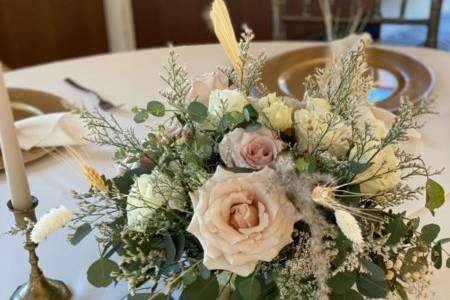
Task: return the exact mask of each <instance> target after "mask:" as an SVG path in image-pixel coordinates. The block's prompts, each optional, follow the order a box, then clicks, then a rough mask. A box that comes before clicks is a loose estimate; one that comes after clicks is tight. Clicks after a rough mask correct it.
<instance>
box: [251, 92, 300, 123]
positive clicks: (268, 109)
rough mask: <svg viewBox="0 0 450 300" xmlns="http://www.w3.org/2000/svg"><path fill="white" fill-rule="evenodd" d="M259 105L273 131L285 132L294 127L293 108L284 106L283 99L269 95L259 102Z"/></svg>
mask: <svg viewBox="0 0 450 300" xmlns="http://www.w3.org/2000/svg"><path fill="white" fill-rule="evenodd" d="M259 105H260V107H261V108H262V112H263V114H264V115H265V116H266V118H267V119H268V120H269V122H270V125H271V126H272V128H273V129H275V130H280V131H285V130H287V129H289V128H291V127H292V112H293V108H292V107H289V106H287V105H286V104H284V102H283V98H282V97H277V96H276V94H275V93H272V94H269V95H267V96H265V97H263V98H261V99H260V100H259Z"/></svg>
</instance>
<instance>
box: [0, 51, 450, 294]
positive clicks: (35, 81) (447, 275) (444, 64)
mask: <svg viewBox="0 0 450 300" xmlns="http://www.w3.org/2000/svg"><path fill="white" fill-rule="evenodd" d="M306 45H308V44H307V43H299V42H283V43H280V42H277V43H256V44H255V45H254V48H255V50H261V49H265V51H266V53H267V55H268V56H273V55H276V54H279V53H282V52H285V51H289V50H292V49H296V48H299V47H304V46H306ZM395 49H397V50H398V51H401V52H402V53H406V54H409V55H411V56H413V57H415V58H417V59H418V60H420V61H422V62H423V63H425V64H427V65H428V66H430V67H431V68H432V69H433V70H434V72H435V75H436V79H437V80H436V93H437V95H438V100H437V109H438V110H439V111H440V114H439V115H432V116H430V117H429V118H428V123H427V125H426V127H425V128H424V129H423V130H422V133H423V139H422V140H421V141H417V142H414V143H413V142H410V143H408V145H406V147H408V148H409V149H410V150H411V151H414V152H416V153H420V154H422V155H423V157H424V159H425V161H426V162H427V163H428V164H429V165H431V166H434V167H436V168H441V167H446V168H447V170H446V171H444V173H443V174H442V175H441V176H438V178H437V180H439V181H440V183H442V184H443V185H444V187H445V188H446V189H447V190H449V191H450V80H449V78H450V55H449V54H448V53H445V52H440V51H436V50H431V49H418V48H395ZM176 52H177V53H178V54H179V55H180V62H182V63H183V64H184V65H185V66H186V67H187V69H188V71H189V73H190V74H191V75H196V74H200V73H204V72H208V71H212V70H213V68H214V67H216V66H219V65H225V64H226V59H225V56H224V54H223V51H222V49H221V48H220V47H219V46H218V45H202V46H188V47H177V48H176ZM167 55H168V49H152V50H142V51H136V52H127V53H119V54H112V55H102V56H94V57H88V58H82V59H76V60H69V61H63V62H58V63H52V64H46V65H41V66H36V67H32V68H26V69H22V70H17V71H12V72H9V73H7V74H6V83H7V85H8V86H9V87H26V88H35V89H39V90H44V91H48V92H51V93H54V94H57V95H59V96H62V97H63V98H65V99H68V100H70V101H75V102H85V103H88V102H91V101H93V99H92V98H90V97H88V96H87V95H86V94H83V93H80V92H77V91H74V90H73V89H72V88H71V87H69V86H67V85H66V84H64V83H63V79H64V78H65V77H71V78H74V79H76V80H79V81H80V82H81V83H83V84H85V85H86V86H89V87H91V88H93V89H95V90H97V91H100V92H101V94H102V95H104V97H105V98H107V99H111V100H112V101H114V102H115V103H117V104H119V103H126V107H125V108H124V109H123V110H120V111H118V112H116V113H115V115H116V116H118V117H119V119H120V120H121V121H123V122H124V123H125V124H132V121H131V118H130V116H131V114H130V113H129V112H128V109H129V108H131V107H132V106H134V105H138V106H144V105H145V104H146V103H147V102H148V101H149V100H151V99H159V98H160V97H159V95H158V90H159V89H162V88H164V84H163V82H162V81H161V80H160V78H159V74H160V73H161V70H162V63H164V62H165V61H166V59H167ZM84 149H85V151H86V153H87V154H88V157H89V159H90V162H91V163H92V164H93V165H95V167H96V168H98V169H99V170H100V171H102V172H104V173H105V174H107V175H113V174H114V172H115V170H114V166H113V165H112V163H111V159H110V157H111V155H112V151H111V149H106V148H98V147H95V146H92V145H90V146H86V147H84ZM27 173H28V176H29V181H30V185H31V189H32V191H33V194H34V195H35V196H36V197H38V198H39V200H40V204H39V207H38V209H37V214H38V215H41V214H43V213H44V212H46V211H48V210H49V209H50V208H51V207H55V206H58V205H61V204H62V205H65V206H67V207H71V208H76V203H75V201H74V200H73V199H72V198H71V193H70V191H71V190H72V189H77V190H81V191H83V190H85V189H87V185H86V183H85V182H84V181H83V180H82V178H81V175H80V174H79V172H77V171H76V170H75V169H73V168H72V167H70V166H69V165H67V164H66V163H63V162H62V161H60V160H58V159H56V158H52V157H47V158H44V159H42V160H39V161H37V162H35V163H32V164H30V165H28V166H27ZM8 197H9V193H8V189H7V184H6V179H5V175H4V174H0V202H1V203H3V204H1V205H0V232H1V233H3V232H6V231H7V229H8V227H9V226H10V225H11V224H12V223H13V216H12V215H11V213H9V212H8V210H7V209H6V201H7V200H8ZM423 205H424V202H423V201H420V202H417V203H410V204H408V206H407V207H408V209H411V210H414V209H416V208H419V207H423ZM449 216H450V204H447V205H446V206H445V207H443V208H441V209H439V210H438V212H437V214H436V218H435V219H434V220H433V222H436V223H438V224H440V225H441V228H442V232H441V236H445V237H450V218H449ZM425 219H426V220H427V221H429V220H431V217H430V216H429V214H425V217H424V220H425ZM67 233H68V231H67V230H61V231H59V232H58V233H56V234H54V235H52V236H51V237H50V238H49V239H48V240H47V241H45V242H43V243H42V244H41V245H40V246H39V248H38V254H39V256H40V265H41V267H42V268H43V270H44V271H45V274H46V275H47V276H48V277H51V278H57V279H61V280H63V281H65V282H66V283H67V284H68V285H69V286H70V287H71V289H72V290H73V292H74V299H96V300H102V299H105V300H106V299H107V300H113V299H119V298H121V297H122V296H124V295H126V294H127V289H126V285H125V284H119V286H118V287H116V288H114V287H112V286H111V287H108V288H106V289H96V288H94V287H92V286H90V284H89V283H88V282H87V280H86V270H87V268H88V266H89V265H90V264H91V263H92V262H93V261H94V260H96V259H97V258H98V256H99V250H98V247H97V244H96V243H95V240H94V238H93V237H92V236H90V237H89V238H87V239H86V240H84V241H83V242H82V243H80V244H79V245H78V246H77V247H73V246H71V245H70V244H69V243H68V242H67ZM21 247H22V237H20V236H16V237H10V236H8V235H1V236H0V283H1V284H0V299H8V298H9V296H10V295H11V293H12V292H13V291H14V289H15V288H16V287H17V286H18V285H19V284H21V283H23V282H24V281H25V280H26V279H27V274H28V265H27V263H26V261H27V257H26V252H25V251H24V250H22V248H21ZM432 288H433V290H434V291H435V292H436V295H435V297H433V298H430V299H439V300H448V299H450V270H449V269H445V268H444V269H443V270H440V271H436V272H435V274H434V276H433V285H432Z"/></svg>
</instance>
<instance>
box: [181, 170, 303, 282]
mask: <svg viewBox="0 0 450 300" xmlns="http://www.w3.org/2000/svg"><path fill="white" fill-rule="evenodd" d="M274 176H276V175H275V171H274V170H272V169H270V168H264V169H263V170H261V171H258V172H253V173H232V172H229V171H225V170H224V169H222V168H221V167H220V166H219V167H218V168H217V170H216V172H215V174H214V176H213V177H212V178H210V179H209V180H208V181H206V182H205V184H204V185H203V186H202V187H201V188H199V190H197V191H196V192H195V193H193V194H191V199H192V203H193V207H194V216H193V217H192V221H191V223H190V224H189V227H188V229H187V230H188V231H189V232H190V233H192V234H193V235H195V236H196V237H197V238H198V240H199V241H200V243H201V245H202V247H203V250H204V257H203V263H204V265H205V266H206V267H207V268H208V269H210V270H214V269H219V270H227V271H230V272H233V273H236V274H238V275H240V276H248V275H249V274H251V273H252V272H253V271H254V269H255V266H256V264H257V263H258V261H259V260H262V261H267V262H268V261H271V260H272V259H273V258H274V257H276V256H277V255H278V253H279V252H280V250H281V249H282V248H283V247H284V246H286V245H287V244H289V243H291V242H292V238H291V235H292V232H293V227H294V224H295V223H296V222H297V221H298V220H300V218H301V216H300V214H299V213H298V212H297V210H296V209H295V207H294V206H293V204H292V203H291V202H290V201H289V200H288V199H287V197H286V194H285V193H284V191H282V190H278V189H277V188H274V187H273V186H272V185H271V184H270V183H272V182H273V179H274Z"/></svg>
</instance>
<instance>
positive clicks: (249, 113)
mask: <svg viewBox="0 0 450 300" xmlns="http://www.w3.org/2000/svg"><path fill="white" fill-rule="evenodd" d="M243 114H244V119H245V121H247V122H250V121H254V120H256V119H258V112H257V111H256V109H255V108H254V107H253V106H252V105H251V104H247V105H246V106H244V110H243Z"/></svg>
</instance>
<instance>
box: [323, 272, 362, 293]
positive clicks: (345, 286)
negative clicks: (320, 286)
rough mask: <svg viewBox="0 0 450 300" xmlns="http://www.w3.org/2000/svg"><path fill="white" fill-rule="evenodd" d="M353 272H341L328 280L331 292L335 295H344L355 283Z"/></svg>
mask: <svg viewBox="0 0 450 300" xmlns="http://www.w3.org/2000/svg"><path fill="white" fill-rule="evenodd" d="M355 281H356V274H355V273H354V272H341V273H338V274H336V275H335V276H333V277H332V278H330V279H329V280H328V285H329V286H330V288H331V291H332V292H333V293H335V294H345V293H346V292H347V291H348V290H349V289H350V288H351V287H352V286H353V284H354V283H355Z"/></svg>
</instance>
